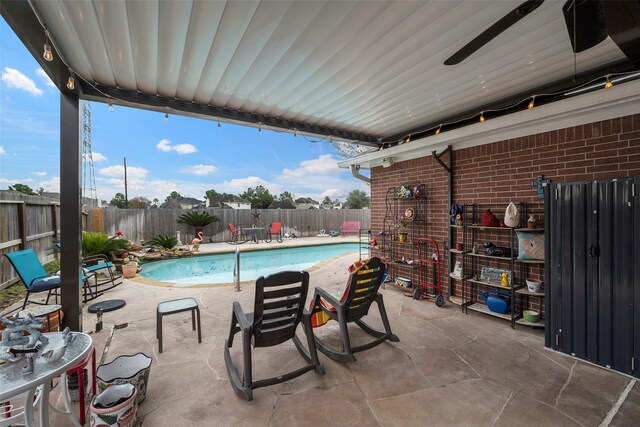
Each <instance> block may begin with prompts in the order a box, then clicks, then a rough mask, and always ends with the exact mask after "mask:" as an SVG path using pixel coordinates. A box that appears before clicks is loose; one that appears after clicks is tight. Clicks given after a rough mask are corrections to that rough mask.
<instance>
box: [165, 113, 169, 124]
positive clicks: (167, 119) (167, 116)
mask: <svg viewBox="0 0 640 427" xmlns="http://www.w3.org/2000/svg"><path fill="white" fill-rule="evenodd" d="M164 121H165V122H168V121H169V113H164Z"/></svg>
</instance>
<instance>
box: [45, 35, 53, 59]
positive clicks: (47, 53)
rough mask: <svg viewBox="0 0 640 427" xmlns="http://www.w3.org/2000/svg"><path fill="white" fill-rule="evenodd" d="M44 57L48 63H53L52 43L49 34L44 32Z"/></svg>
mask: <svg viewBox="0 0 640 427" xmlns="http://www.w3.org/2000/svg"><path fill="white" fill-rule="evenodd" d="M42 57H43V58H44V59H45V60H47V61H48V62H51V61H53V52H51V43H49V33H48V32H47V30H44V52H43V53H42Z"/></svg>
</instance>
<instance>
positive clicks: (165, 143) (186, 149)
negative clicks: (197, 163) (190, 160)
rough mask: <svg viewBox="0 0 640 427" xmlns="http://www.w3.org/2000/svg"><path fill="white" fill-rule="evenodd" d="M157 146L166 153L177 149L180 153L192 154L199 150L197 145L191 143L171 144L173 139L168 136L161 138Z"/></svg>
mask: <svg viewBox="0 0 640 427" xmlns="http://www.w3.org/2000/svg"><path fill="white" fill-rule="evenodd" d="M156 148H157V149H158V150H160V151H164V152H165V153H168V152H170V151H175V152H176V153H178V154H192V153H195V152H197V151H198V149H197V148H196V146H195V145H191V144H176V145H171V141H169V140H168V139H167V138H164V139H162V140H160V142H158V143H157V144H156Z"/></svg>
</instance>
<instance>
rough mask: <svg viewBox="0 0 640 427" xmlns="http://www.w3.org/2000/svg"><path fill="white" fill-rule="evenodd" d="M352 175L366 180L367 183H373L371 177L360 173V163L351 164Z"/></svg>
mask: <svg viewBox="0 0 640 427" xmlns="http://www.w3.org/2000/svg"><path fill="white" fill-rule="evenodd" d="M351 175H353V176H354V177H355V178H356V179H359V180H360V181H364V182H366V183H367V184H369V185H371V178H369V177H366V176H364V175H362V174H361V173H360V165H351Z"/></svg>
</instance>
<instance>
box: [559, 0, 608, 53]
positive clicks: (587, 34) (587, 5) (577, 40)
mask: <svg viewBox="0 0 640 427" xmlns="http://www.w3.org/2000/svg"><path fill="white" fill-rule="evenodd" d="M603 3H607V2H602V1H593V0H567V2H566V3H565V4H564V6H562V14H563V15H564V21H565V23H566V24H567V31H568V32H569V40H571V47H572V48H573V51H574V52H575V53H580V52H583V51H585V50H587V49H591V48H592V47H594V46H595V45H597V44H598V43H600V42H602V41H603V40H604V39H606V38H607V29H606V28H605V23H604V14H603V11H602V5H603ZM574 21H575V28H574V25H573V23H574Z"/></svg>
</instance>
